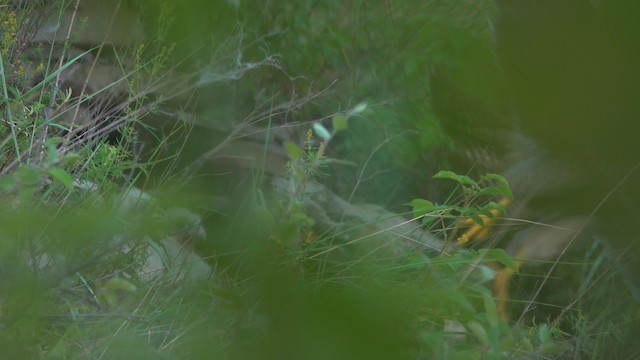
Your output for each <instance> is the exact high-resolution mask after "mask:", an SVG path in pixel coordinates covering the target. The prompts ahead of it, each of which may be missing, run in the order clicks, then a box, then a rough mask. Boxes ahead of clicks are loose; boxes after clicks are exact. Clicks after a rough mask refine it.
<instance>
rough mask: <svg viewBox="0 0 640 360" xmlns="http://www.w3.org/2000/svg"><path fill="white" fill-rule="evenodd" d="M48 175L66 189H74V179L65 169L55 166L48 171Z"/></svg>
mask: <svg viewBox="0 0 640 360" xmlns="http://www.w3.org/2000/svg"><path fill="white" fill-rule="evenodd" d="M47 174H49V176H51V177H52V178H53V179H54V180H56V181H57V182H59V183H60V184H62V185H64V186H65V187H67V188H69V189H71V188H73V178H72V177H71V175H69V173H67V172H66V171H64V170H63V169H61V168H59V167H55V166H54V167H50V168H48V169H47Z"/></svg>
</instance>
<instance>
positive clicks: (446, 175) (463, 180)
mask: <svg viewBox="0 0 640 360" xmlns="http://www.w3.org/2000/svg"><path fill="white" fill-rule="evenodd" d="M433 178H434V179H450V180H453V181H456V182H458V183H460V184H461V185H464V186H469V187H477V186H478V183H477V182H475V181H474V180H473V179H471V178H470V177H468V176H466V175H458V174H456V173H454V172H453V171H448V170H440V171H439V172H438V173H437V174H435V175H434V176H433Z"/></svg>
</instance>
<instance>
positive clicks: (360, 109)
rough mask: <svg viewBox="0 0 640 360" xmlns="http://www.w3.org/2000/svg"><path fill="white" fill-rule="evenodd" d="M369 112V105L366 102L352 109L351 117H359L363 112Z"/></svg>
mask: <svg viewBox="0 0 640 360" xmlns="http://www.w3.org/2000/svg"><path fill="white" fill-rule="evenodd" d="M365 110H367V103H366V102H361V103H359V104H358V105H356V106H354V107H353V109H351V114H350V115H352V116H353V115H357V114H359V113H361V112H363V111H365Z"/></svg>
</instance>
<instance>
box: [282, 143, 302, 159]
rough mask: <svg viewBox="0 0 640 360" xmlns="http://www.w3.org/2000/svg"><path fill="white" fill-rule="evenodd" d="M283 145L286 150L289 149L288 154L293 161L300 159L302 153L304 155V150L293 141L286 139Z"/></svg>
mask: <svg viewBox="0 0 640 360" xmlns="http://www.w3.org/2000/svg"><path fill="white" fill-rule="evenodd" d="M283 145H284V148H285V150H286V151H287V154H288V155H289V157H290V158H291V160H293V161H296V160H298V159H300V158H301V157H302V155H304V150H302V149H300V147H298V145H296V144H294V143H292V142H291V141H285V142H284V143H283Z"/></svg>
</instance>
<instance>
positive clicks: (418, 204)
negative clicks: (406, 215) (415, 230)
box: [408, 199, 436, 218]
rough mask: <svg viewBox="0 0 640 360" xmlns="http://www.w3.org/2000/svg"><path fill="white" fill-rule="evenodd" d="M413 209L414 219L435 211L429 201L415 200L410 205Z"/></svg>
mask: <svg viewBox="0 0 640 360" xmlns="http://www.w3.org/2000/svg"><path fill="white" fill-rule="evenodd" d="M408 205H409V206H411V207H412V208H413V217H415V218H417V217H420V216H423V215H425V214H427V213H430V212H432V211H433V210H435V208H436V207H435V206H434V205H433V203H432V202H431V201H429V200H424V199H413V200H411V201H410V202H409V204H408Z"/></svg>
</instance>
